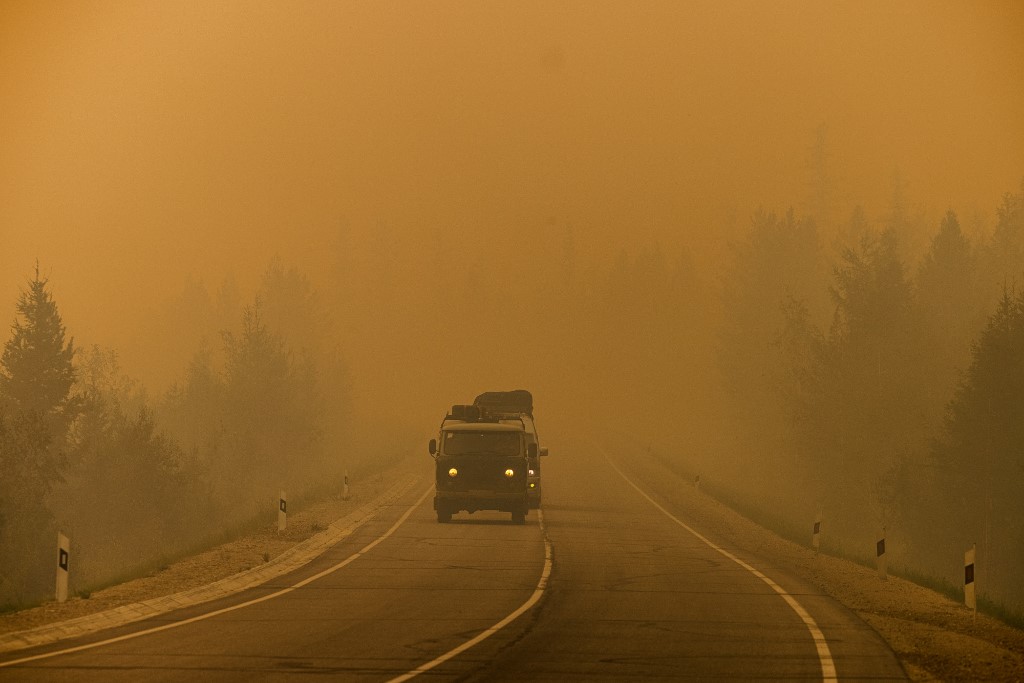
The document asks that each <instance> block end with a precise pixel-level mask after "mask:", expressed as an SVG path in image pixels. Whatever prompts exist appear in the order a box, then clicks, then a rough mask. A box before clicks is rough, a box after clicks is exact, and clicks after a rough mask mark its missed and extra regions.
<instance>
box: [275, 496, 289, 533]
mask: <svg viewBox="0 0 1024 683" xmlns="http://www.w3.org/2000/svg"><path fill="white" fill-rule="evenodd" d="M287 524H288V498H287V497H286V496H285V495H284V491H281V498H280V500H278V502H277V530H278V531H284V528H285V526H287Z"/></svg>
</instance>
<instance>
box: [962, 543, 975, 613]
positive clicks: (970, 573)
mask: <svg viewBox="0 0 1024 683" xmlns="http://www.w3.org/2000/svg"><path fill="white" fill-rule="evenodd" d="M977 549H978V544H977V543H975V544H974V545H972V546H971V549H970V550H968V551H967V552H966V553H964V604H965V605H967V606H968V607H969V608H971V609H972V610H974V613H975V614H977V613H978V600H977V595H976V594H975V592H974V556H975V551H977Z"/></svg>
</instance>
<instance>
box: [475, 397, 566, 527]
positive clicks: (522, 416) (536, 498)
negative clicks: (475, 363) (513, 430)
mask: <svg viewBox="0 0 1024 683" xmlns="http://www.w3.org/2000/svg"><path fill="white" fill-rule="evenodd" d="M473 405H475V406H477V407H479V408H480V409H481V410H483V411H485V412H487V413H489V414H492V415H496V416H500V417H502V418H504V419H506V420H519V421H521V422H522V423H523V429H524V431H525V432H526V443H527V444H530V443H533V444H536V445H537V455H535V456H534V457H532V458H530V460H529V462H528V463H527V466H528V469H527V473H526V476H527V494H528V496H527V497H528V499H529V504H530V509H531V510H536V509H538V508H539V507H540V503H541V480H540V459H541V457H543V456H545V455H547V454H548V449H547V448H543V447H541V445H540V436H539V435H538V434H537V424H536V422H535V421H534V419H533V395H532V394H531V393H530V392H529V391H527V390H526V389H513V390H512V391H485V392H484V393H482V394H480V395H479V396H477V397H476V398H475V399H474V400H473Z"/></svg>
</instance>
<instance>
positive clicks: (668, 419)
mask: <svg viewBox="0 0 1024 683" xmlns="http://www.w3.org/2000/svg"><path fill="white" fill-rule="evenodd" d="M899 190H900V188H899V187H897V188H896V191H895V192H894V193H893V199H892V202H891V203H890V206H889V209H888V211H887V212H885V214H884V215H879V216H868V215H866V213H865V211H864V210H862V209H856V210H854V211H853V212H852V213H851V215H849V216H846V217H836V216H831V215H828V214H827V212H823V211H814V210H805V211H804V212H802V213H798V212H797V211H796V210H794V209H789V210H782V211H777V210H771V209H763V210H761V211H758V212H756V213H755V214H754V215H753V216H750V217H749V220H748V223H747V225H746V227H745V229H744V230H742V231H741V236H740V237H739V238H738V239H735V240H731V241H730V242H729V244H728V245H725V246H724V248H723V249H722V252H721V255H720V258H718V259H717V260H715V261H714V262H709V261H707V260H706V259H704V258H697V257H696V256H695V254H694V253H693V252H692V251H690V250H688V249H687V248H686V247H685V245H683V246H682V248H678V249H673V250H669V249H666V248H664V247H663V246H662V245H661V244H659V243H657V242H644V241H640V240H638V241H635V242H634V243H633V244H632V245H631V246H630V247H628V248H626V249H623V250H622V251H621V252H620V253H619V254H618V256H617V257H615V258H612V259H608V260H601V259H599V258H590V257H588V256H587V253H586V252H587V244H586V240H585V234H586V231H585V229H583V228H579V227H575V226H573V225H571V224H569V223H566V222H564V221H557V220H552V221H551V222H550V223H549V224H548V230H547V231H546V233H545V235H544V236H543V237H542V238H541V239H540V240H533V241H531V242H529V243H524V242H523V241H522V240H521V239H520V238H519V237H518V236H517V235H515V234H508V235H503V236H500V237H495V236H494V235H493V234H492V233H486V234H485V233H481V234H480V235H472V234H469V235H460V236H458V239H455V238H453V237H452V236H450V235H446V234H445V233H444V232H443V230H441V229H438V232H437V234H436V235H435V236H434V239H432V240H430V241H429V242H428V243H416V242H409V241H405V240H403V239H402V235H401V229H400V226H394V225H387V224H381V225H377V226H375V227H374V228H373V229H372V230H371V233H372V235H373V239H372V240H365V239H359V238H358V236H357V235H355V234H354V231H353V229H352V227H351V226H345V225H342V226H341V227H339V229H338V231H337V234H336V239H335V241H334V243H332V244H329V245H324V248H325V249H329V250H331V251H332V255H333V257H334V258H335V267H334V268H332V269H331V272H329V273H328V274H327V275H326V276H324V277H323V278H322V279H321V280H320V281H317V282H314V281H313V280H312V278H311V277H310V276H308V275H307V274H305V273H303V272H301V271H300V270H299V269H297V268H295V267H292V266H290V265H287V264H284V263H282V262H280V261H279V260H275V261H272V262H271V263H270V264H269V265H268V266H267V268H266V270H265V272H264V273H263V274H262V277H261V278H260V284H259V287H258V288H257V290H256V291H255V292H252V293H242V292H240V291H239V288H238V286H237V285H236V284H235V282H234V280H233V279H232V278H231V277H230V276H227V275H226V276H225V279H224V281H223V282H222V283H220V284H219V285H218V286H217V287H216V288H214V290H213V291H211V289H210V288H209V287H208V285H207V284H206V283H204V282H201V281H194V280H193V281H189V282H187V283H185V285H184V287H183V288H182V291H181V295H180V297H179V298H178V299H176V300H175V301H172V302H165V305H164V306H163V308H162V309H160V310H158V312H157V313H155V314H154V315H155V319H154V321H153V326H152V329H153V330H156V333H155V334H154V336H155V337H158V338H160V339H161V340H162V342H161V343H162V344H163V346H161V347H160V349H161V356H162V362H163V363H165V364H167V363H170V364H172V365H173V366H174V367H176V368H177V370H176V371H175V372H174V373H173V374H174V376H175V379H174V381H173V382H172V383H171V384H170V386H169V388H167V389H166V390H165V391H164V390H161V391H160V392H159V393H154V394H152V395H151V394H150V393H149V391H148V390H147V388H146V387H144V386H143V385H142V384H141V382H139V381H138V380H135V379H133V378H131V377H130V376H129V374H128V373H126V372H125V371H124V370H123V369H122V368H121V367H120V363H119V355H118V352H117V351H116V350H114V349H108V348H102V347H100V346H97V345H89V346H82V347H79V346H77V345H76V344H75V341H74V337H73V332H74V331H73V330H67V329H65V326H64V323H63V321H62V318H61V315H60V310H59V306H58V303H59V302H57V301H56V300H55V298H54V297H53V295H52V293H51V285H50V281H51V278H56V277H58V276H59V275H56V274H54V275H43V274H42V273H44V272H45V269H44V268H43V269H41V268H40V266H39V265H36V267H35V270H34V273H33V274H32V275H31V276H30V277H29V278H27V283H26V285H25V287H24V288H23V290H22V291H21V292H20V294H19V295H18V296H17V298H16V301H15V303H14V309H13V315H14V323H13V326H12V328H11V334H10V338H9V339H8V340H7V341H6V343H5V345H4V350H3V356H2V360H0V471H2V472H3V473H4V476H3V478H2V479H0V499H2V500H3V501H4V505H3V508H2V509H0V556H2V557H0V562H2V565H0V566H3V567H5V568H6V569H5V571H4V572H3V574H2V576H0V605H6V606H7V607H8V608H14V607H18V606H21V605H25V604H31V603H33V602H38V601H39V600H42V599H45V598H46V597H47V596H48V595H50V594H51V593H52V590H53V576H52V572H51V569H52V567H51V565H52V557H51V556H52V554H53V545H54V540H55V538H56V533H57V530H58V529H60V530H62V531H64V532H65V533H68V534H69V535H70V536H72V538H73V539H74V543H75V548H76V554H75V557H76V562H77V564H76V567H77V569H78V571H77V572H76V574H75V576H76V579H75V581H76V582H77V585H73V586H72V588H73V590H78V591H79V592H87V591H88V590H90V589H91V588H94V587H95V586H99V585H103V584H105V583H109V582H111V581H113V580H116V579H117V578H118V577H122V576H128V575H131V574H132V573H134V572H138V571H144V570H146V568H148V567H152V566H154V565H159V563H161V562H163V561H165V560H166V558H168V557H172V556H174V555H175V554H176V553H180V552H184V551H187V550H188V549H192V548H197V547H202V546H203V545H204V544H209V543H211V542H213V541H214V540H216V539H218V538H222V537H223V535H224V534H225V533H229V532H230V530H231V529H232V528H237V527H238V525H242V524H246V523H250V522H251V521H252V520H253V519H256V518H258V517H259V516H260V515H261V514H264V512H263V511H264V510H265V509H268V508H269V505H270V503H269V501H272V499H273V498H274V496H276V492H277V491H278V490H280V489H287V490H289V491H294V492H295V493H296V494H297V495H308V496H315V495H322V494H323V493H324V492H325V491H327V490H329V489H330V487H331V486H335V485H336V483H337V482H338V480H339V477H340V476H342V473H343V471H344V469H346V468H349V467H367V468H372V467H374V466H376V465H378V464H379V461H380V458H382V457H398V456H400V455H404V454H405V451H404V450H403V449H406V447H407V446H408V445H409V444H412V443H418V442H417V441H416V439H417V438H418V437H419V435H420V434H426V433H427V431H429V429H430V427H432V426H433V425H432V424H429V421H430V420H433V419H434V418H435V417H436V416H437V415H438V414H439V410H441V409H442V408H444V407H445V405H446V404H447V403H451V402H452V396H450V394H454V393H455V389H458V390H459V391H461V392H462V394H459V395H466V396H469V395H472V394H471V393H470V392H471V391H474V390H484V389H496V388H513V387H512V386H511V383H513V382H515V383H517V384H520V383H521V384H524V385H525V384H529V388H531V389H532V390H533V391H534V393H535V395H536V396H537V397H538V398H540V399H541V401H543V402H544V405H545V407H544V413H543V414H544V415H545V420H547V421H548V422H546V423H545V424H548V423H550V425H551V427H550V428H549V429H550V430H551V432H552V433H554V432H556V431H557V430H556V426H557V427H558V428H566V429H575V430H595V431H599V430H610V431H619V432H621V433H622V434H621V435H623V436H627V437H628V438H630V439H632V440H634V441H635V442H636V443H637V444H641V445H643V446H645V447H647V448H648V449H650V450H651V451H652V452H653V453H655V454H657V455H659V457H662V458H664V459H665V460H666V461H669V462H671V463H673V464H674V466H677V467H678V468H680V470H681V471H685V472H689V473H695V474H700V475H701V481H702V485H703V484H704V482H706V486H707V490H709V491H712V492H714V493H715V494H719V495H722V496H723V497H726V498H728V499H730V500H734V501H742V506H743V508H744V510H745V511H748V512H751V513H752V514H755V515H756V514H761V515H763V516H764V517H765V518H770V519H771V520H772V521H773V523H775V524H776V525H781V526H783V527H787V528H792V529H797V530H799V529H804V528H806V529H807V538H806V542H809V540H810V538H809V537H810V528H811V523H812V522H813V520H814V519H815V516H816V514H818V513H820V514H821V515H822V519H823V526H824V529H825V530H826V531H825V537H826V543H825V547H826V549H828V550H831V551H833V552H840V553H844V554H846V555H848V556H851V557H854V558H859V557H866V556H868V555H869V553H870V551H871V549H872V548H873V544H874V539H875V535H876V534H877V533H878V532H879V530H880V529H883V528H884V530H885V533H886V534H887V538H888V539H889V548H890V553H891V557H892V559H891V560H890V567H893V568H894V569H895V570H896V571H903V572H905V573H908V574H909V575H913V576H918V577H928V578H929V579H930V580H933V581H936V582H939V583H946V584H949V585H951V586H954V585H956V583H957V581H958V580H959V579H958V577H959V576H960V572H961V571H962V565H961V560H962V557H963V552H964V551H965V550H966V549H967V548H969V547H970V546H971V545H972V544H974V543H977V547H978V557H979V569H978V572H979V579H978V580H979V586H980V589H979V590H980V591H981V594H982V595H984V596H986V599H988V600H989V601H990V602H991V603H993V604H997V605H1000V606H1002V608H1004V609H1005V610H1007V611H1008V612H1011V613H1016V614H1022V613H1024V589H1022V587H1021V586H1020V584H1019V581H1018V580H1017V577H1019V573H1020V572H1019V570H1018V569H1017V568H1018V567H1019V566H1020V564H1021V563H1022V562H1024V502H1022V499H1021V496H1020V495H1019V493H1018V488H1019V486H1020V482H1021V481H1024V184H1022V185H1021V187H1020V188H1018V189H1017V191H1011V192H1007V193H1006V194H1005V195H1004V197H1003V200H1002V202H1001V203H1000V205H999V206H997V207H995V210H994V214H993V216H992V217H991V220H987V221H986V220H974V219H973V217H972V219H971V221H970V224H969V225H967V226H965V225H964V223H963V222H962V218H961V216H960V215H958V213H957V212H956V211H954V210H952V209H950V210H948V211H946V212H945V213H944V215H941V216H940V217H938V219H937V220H935V221H934V222H931V223H929V222H927V221H926V219H925V218H923V214H921V213H919V212H915V211H913V210H912V209H911V207H910V205H909V203H908V202H907V201H906V199H905V198H904V197H903V196H902V195H901V193H900V191H899ZM623 232H624V233H627V232H628V231H625V230H624V231H623ZM155 310H157V309H155ZM499 364H500V365H502V366H504V369H503V370H502V371H501V372H496V371H495V370H494V369H493V366H495V365H499ZM509 366H512V368H511V369H509ZM523 368H526V369H525V370H524V369H523ZM452 378H455V379H452ZM484 378H486V379H484ZM485 381H487V382H508V383H509V384H510V386H492V385H491V384H487V385H486V386H482V385H483V384H484V382H485ZM455 399H457V396H455ZM368 405H374V406H382V405H386V406H387V408H388V409H387V411H386V412H387V413H388V415H391V416H394V415H401V416H406V417H405V420H406V423H407V426H408V430H407V432H406V431H402V432H401V433H398V434H390V435H389V440H388V441H387V442H386V443H385V442H383V441H381V440H380V438H379V435H380V432H381V424H382V423H381V422H380V415H379V413H380V412H381V411H380V410H369V409H368V408H367V406H368ZM407 437H408V438H407ZM375 438H376V439H377V440H376V441H375ZM269 509H272V508H269Z"/></svg>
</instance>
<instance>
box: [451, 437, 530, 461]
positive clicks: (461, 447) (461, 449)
mask: <svg viewBox="0 0 1024 683" xmlns="http://www.w3.org/2000/svg"><path fill="white" fill-rule="evenodd" d="M444 453H445V455H468V454H474V455H519V432H445V433H444Z"/></svg>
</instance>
